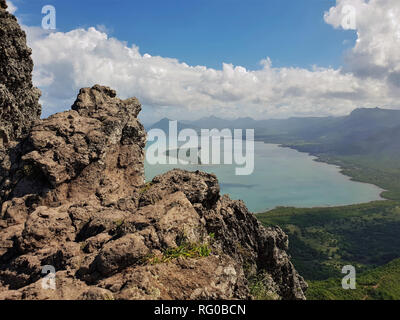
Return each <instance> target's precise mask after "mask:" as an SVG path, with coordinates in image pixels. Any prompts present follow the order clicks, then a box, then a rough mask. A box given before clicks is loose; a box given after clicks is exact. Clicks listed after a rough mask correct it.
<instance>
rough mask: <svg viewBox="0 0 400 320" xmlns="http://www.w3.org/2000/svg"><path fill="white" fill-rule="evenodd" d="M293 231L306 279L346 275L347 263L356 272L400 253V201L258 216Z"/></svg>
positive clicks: (292, 250) (295, 258)
mask: <svg viewBox="0 0 400 320" xmlns="http://www.w3.org/2000/svg"><path fill="white" fill-rule="evenodd" d="M258 218H259V219H260V221H261V222H262V223H263V224H264V225H266V226H269V225H279V226H281V227H282V228H283V229H284V231H285V232H286V233H287V234H288V236H289V241H290V249H289V252H290V254H291V255H292V258H293V259H292V260H293V263H294V264H295V267H296V269H297V270H298V271H299V273H300V274H301V275H302V276H303V277H304V278H305V279H306V280H326V279H329V278H332V277H334V278H337V277H340V278H342V274H341V270H342V267H343V266H345V265H353V266H355V267H356V268H357V271H358V272H360V273H361V272H364V271H367V270H370V269H372V268H375V267H377V266H382V265H385V264H387V263H388V262H390V261H392V260H394V259H396V258H399V257H400V237H399V234H400V202H397V201H377V202H371V203H367V204H359V205H352V206H345V207H332V208H312V209H297V208H284V207H281V208H277V209H275V210H272V211H269V212H266V213H262V214H259V215H258Z"/></svg>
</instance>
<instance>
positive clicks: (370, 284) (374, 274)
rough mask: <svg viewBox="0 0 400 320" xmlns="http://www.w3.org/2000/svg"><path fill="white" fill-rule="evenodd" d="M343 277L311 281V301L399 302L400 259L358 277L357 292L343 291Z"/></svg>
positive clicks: (309, 291) (308, 293) (309, 296)
mask: <svg viewBox="0 0 400 320" xmlns="http://www.w3.org/2000/svg"><path fill="white" fill-rule="evenodd" d="M341 279H342V278H341V277H337V278H332V279H329V280H325V281H311V282H309V285H310V288H309V289H308V291H307V298H308V299H309V300H398V299H400V259H396V260H394V261H392V262H390V263H389V264H387V265H385V266H382V267H379V268H376V269H374V270H371V271H367V272H364V273H363V274H360V275H358V276H357V285H356V290H343V288H342V284H341V281H342V280H341Z"/></svg>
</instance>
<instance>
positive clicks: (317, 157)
mask: <svg viewBox="0 0 400 320" xmlns="http://www.w3.org/2000/svg"><path fill="white" fill-rule="evenodd" d="M254 141H257V142H263V143H265V144H271V145H276V146H278V147H280V148H288V149H291V150H295V151H297V152H300V153H305V154H307V155H309V156H310V157H313V158H314V159H313V161H315V162H319V163H324V164H327V165H331V166H335V167H336V168H337V169H338V170H339V173H340V174H342V175H343V176H345V177H347V178H349V180H350V181H353V182H358V183H363V184H368V185H371V186H375V187H376V188H377V189H379V191H380V193H379V197H380V198H381V199H377V200H371V201H368V202H360V203H353V204H343V205H333V206H315V207H295V206H277V207H275V208H273V209H269V210H266V211H260V212H254V214H255V215H258V214H262V213H267V212H271V211H273V210H276V209H277V208H296V209H323V208H345V207H349V206H356V205H362V204H368V203H373V202H386V201H396V200H393V199H389V198H387V197H385V196H384V193H385V192H388V191H389V190H386V189H384V188H382V187H380V186H378V185H376V184H374V183H371V182H366V181H362V180H359V179H357V178H355V177H354V176H351V175H350V174H348V172H347V171H346V170H349V168H346V167H344V166H343V165H341V164H339V163H337V161H340V160H337V161H335V160H334V159H331V161H330V160H329V159H324V158H323V157H322V156H321V155H320V154H315V153H311V152H307V151H301V150H299V149H297V148H296V147H295V146H293V145H288V144H282V143H274V142H266V141H265V140H263V139H261V138H257V137H255V138H254Z"/></svg>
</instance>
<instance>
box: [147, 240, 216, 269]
mask: <svg viewBox="0 0 400 320" xmlns="http://www.w3.org/2000/svg"><path fill="white" fill-rule="evenodd" d="M211 251H212V250H211V248H210V246H209V244H208V243H204V244H197V243H189V242H186V241H184V242H183V243H182V244H180V245H179V246H178V247H176V248H168V249H166V250H165V251H164V252H163V254H162V256H151V257H148V258H147V259H146V264H159V263H168V262H170V261H172V260H174V259H178V258H188V259H189V258H190V259H199V258H204V257H209V256H210V255H211Z"/></svg>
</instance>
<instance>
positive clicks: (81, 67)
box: [8, 0, 400, 123]
mask: <svg viewBox="0 0 400 320" xmlns="http://www.w3.org/2000/svg"><path fill="white" fill-rule="evenodd" d="M8 3H9V6H10V11H13V12H14V14H15V15H16V16H17V18H18V19H19V22H20V23H21V24H23V27H24V29H25V30H26V32H27V35H28V43H29V45H30V46H31V47H32V49H33V59H34V63H35V70H34V84H35V85H36V86H38V87H39V88H40V89H41V90H42V92H43V96H42V99H41V102H42V104H43V115H44V116H48V115H50V114H52V113H55V112H59V111H63V110H67V109H69V108H70V105H71V104H72V102H73V101H74V99H75V97H76V95H77V92H78V90H79V88H81V87H88V86H92V85H94V84H96V83H99V84H103V85H108V86H111V87H112V88H114V89H116V90H117V92H118V94H119V96H120V97H121V98H128V97H131V96H136V97H138V98H139V99H140V101H141V102H142V104H143V111H142V115H141V118H142V119H143V121H144V122H146V123H151V122H156V121H157V120H159V119H160V118H162V117H169V118H173V119H197V118H200V117H204V116H209V115H215V116H220V117H224V118H236V117H244V116H251V117H254V118H257V119H267V118H286V117H291V116H327V115H334V116H338V115H345V114H348V113H350V112H351V111H352V110H354V109H355V108H357V107H371V108H373V107H377V106H379V107H386V108H393V109H400V100H399V96H400V1H398V0H369V1H367V0H337V1H334V0H296V1H293V0H246V1H243V0H241V1H239V0H168V1H165V0H163V1H156V0H147V1H136V0H129V1H128V0H113V1H105V0H97V1H95V0H84V1H75V0H69V1H65V0H53V1H51V0H44V1H42V0H13V1H11V2H10V1H8ZM110 3H111V4H110ZM10 4H11V5H10ZM49 4H50V5H53V6H54V8H55V9H56V30H51V31H49V30H44V29H43V28H42V27H41V25H42V19H43V17H44V16H45V14H42V7H43V6H45V5H49ZM349 10H350V11H349Z"/></svg>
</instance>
